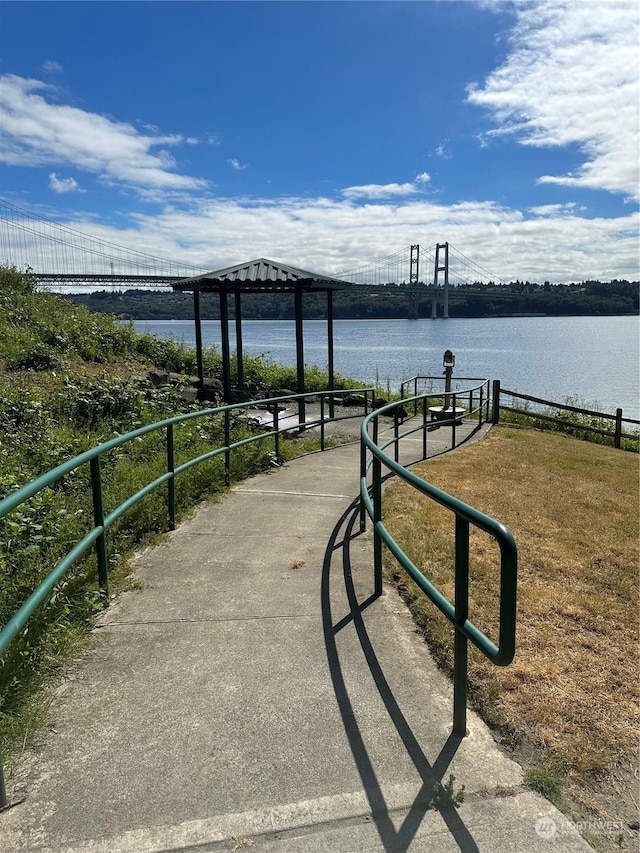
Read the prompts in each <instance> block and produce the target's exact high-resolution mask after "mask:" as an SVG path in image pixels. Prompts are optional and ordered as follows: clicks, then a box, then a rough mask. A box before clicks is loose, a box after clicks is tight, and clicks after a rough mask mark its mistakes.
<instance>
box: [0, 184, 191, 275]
mask: <svg viewBox="0 0 640 853" xmlns="http://www.w3.org/2000/svg"><path fill="white" fill-rule="evenodd" d="M0 260H2V261H6V262H8V263H10V264H12V265H14V266H16V267H18V268H21V269H24V268H27V267H29V268H30V269H31V270H32V271H33V272H34V273H35V274H37V275H44V274H47V275H52V276H56V275H60V276H64V275H75V276H82V275H113V276H114V278H115V277H116V276H117V275H124V276H131V275H147V276H167V277H175V278H184V277H187V276H192V275H197V274H198V273H202V272H206V270H205V269H204V268H202V267H194V266H192V265H190V264H184V263H179V262H176V261H171V260H168V259H167V258H160V257H156V256H154V255H151V254H147V253H145V252H139V251H137V250H135V249H129V248H127V247H126V246H119V245H117V244H115V243H110V242H109V241H107V240H102V239H100V238H97V237H91V236H89V235H88V234H85V233H83V232H81V231H77V230H75V229H73V228H69V226H67V225H63V224H61V223H59V222H53V221H51V220H49V219H45V218H43V217H41V216H37V215H36V214H34V213H32V212H31V211H28V210H25V209H24V208H21V207H19V206H18V205H16V204H12V203H11V202H8V201H6V200H5V199H0Z"/></svg>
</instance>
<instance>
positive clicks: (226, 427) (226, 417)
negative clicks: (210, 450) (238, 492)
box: [224, 409, 231, 486]
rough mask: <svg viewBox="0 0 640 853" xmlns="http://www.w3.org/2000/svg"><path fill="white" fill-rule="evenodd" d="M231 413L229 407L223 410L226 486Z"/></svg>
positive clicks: (229, 455) (229, 454)
mask: <svg viewBox="0 0 640 853" xmlns="http://www.w3.org/2000/svg"><path fill="white" fill-rule="evenodd" d="M230 444H231V413H230V411H229V409H225V410H224V446H225V448H226V449H225V451H224V484H225V486H228V485H229V483H230V482H231V451H230V450H229V445H230Z"/></svg>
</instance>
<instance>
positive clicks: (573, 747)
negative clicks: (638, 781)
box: [384, 427, 639, 808]
mask: <svg viewBox="0 0 640 853" xmlns="http://www.w3.org/2000/svg"><path fill="white" fill-rule="evenodd" d="M414 470H416V471H417V472H418V473H420V474H421V476H423V477H425V479H428V481H429V482H431V483H433V484H434V485H436V486H439V487H440V488H443V489H444V490H445V491H448V492H449V493H451V494H453V495H455V496H456V497H458V498H460V499H461V500H463V501H465V502H467V503H469V504H471V505H472V506H475V507H476V508H478V509H480V510H482V511H483V512H485V513H487V514H488V515H491V516H493V517H494V518H497V519H498V520H500V521H502V522H503V523H504V524H506V525H507V526H508V527H509V528H510V529H511V531H512V532H513V534H514V536H515V539H516V542H517V544H518V552H519V581H518V631H517V652H516V656H515V659H514V661H513V663H512V664H511V665H510V666H509V667H506V668H498V667H495V666H493V665H492V664H490V663H489V662H488V661H486V660H485V659H484V658H483V657H482V656H481V655H480V654H479V653H478V652H476V651H475V650H474V651H473V653H472V654H471V655H470V683H471V690H472V695H473V697H474V698H475V701H476V704H477V705H478V707H479V708H480V710H481V712H482V713H483V714H484V715H485V716H486V717H488V718H489V720H490V722H493V723H494V724H497V725H498V726H499V728H500V730H501V731H502V733H503V735H507V734H508V733H510V734H511V740H512V743H513V744H519V745H520V751H521V752H522V754H524V753H525V751H526V748H527V747H528V752H529V755H528V758H529V760H530V761H531V762H532V763H534V764H539V765H544V766H546V767H553V768H555V769H556V770H557V771H558V772H559V773H560V774H561V775H562V776H563V777H564V779H565V781H566V782H567V783H568V789H569V793H570V794H571V796H572V799H574V801H577V802H578V803H580V804H582V805H583V806H586V807H591V808H594V807H597V805H598V803H597V800H598V793H597V792H598V790H599V789H601V788H602V786H603V784H605V785H606V784H607V783H608V782H612V781H613V780H614V778H615V773H616V770H617V768H619V767H622V766H624V765H625V764H626V762H627V761H628V760H629V758H630V757H632V756H635V755H636V754H637V747H638V716H639V712H638V575H639V555H638V532H639V531H638V526H639V525H638V457H637V456H636V455H635V454H630V453H625V452H622V451H616V450H613V449H610V448H607V447H602V446H599V445H595V444H590V443H587V442H581V441H578V440H575V439H571V438H566V437H564V436H559V435H553V434H549V433H544V434H543V433H539V432H535V431H533V430H517V429H513V428H503V427H500V428H498V429H494V430H493V431H492V432H491V433H490V434H489V436H488V437H487V439H486V440H484V441H482V442H480V443H478V444H476V445H474V446H472V447H469V448H467V449H465V450H464V451H462V452H459V453H455V454H451V455H448V456H445V457H442V458H440V459H435V460H432V461H430V462H428V463H425V464H423V465H422V466H420V467H419V468H418V469H414ZM384 517H385V524H386V525H387V526H388V528H389V530H390V531H391V533H392V534H393V535H394V537H395V538H396V539H397V540H398V541H399V542H400V543H401V544H402V545H403V547H404V549H405V550H406V552H407V553H408V554H409V556H410V557H411V558H412V559H413V560H414V562H415V563H416V565H418V566H419V567H420V568H421V569H422V570H423V571H424V573H425V574H426V575H427V576H428V577H430V578H431V579H433V580H434V581H435V582H436V584H437V585H438V586H439V587H440V588H441V589H442V590H443V591H445V592H446V593H447V594H448V595H449V597H450V598H451V597H452V594H453V584H452V571H453V570H452V554H453V545H452V538H453V515H452V514H451V513H449V512H447V511H445V510H444V509H442V508H439V507H438V506H437V505H436V504H434V503H433V502H432V501H429V500H428V499H426V498H422V497H421V496H420V495H418V494H417V493H416V492H415V491H414V490H411V489H409V488H408V487H406V486H405V485H403V484H399V483H396V484H393V485H391V486H390V487H389V488H388V489H387V490H386V492H385V499H384ZM471 555H472V562H471V588H470V592H471V603H470V618H471V619H472V620H473V621H474V622H476V624H477V625H478V626H479V627H481V628H483V629H485V630H489V632H490V633H491V634H492V635H494V638H495V634H496V631H495V626H496V614H497V594H496V590H497V589H498V586H497V578H498V572H497V568H496V567H497V562H498V552H497V548H496V547H495V545H494V543H493V541H492V540H491V539H489V538H488V537H487V536H486V535H485V534H475V533H474V534H473V535H472V540H471ZM392 563H393V567H392V572H393V577H394V579H395V580H396V582H397V583H398V585H399V586H400V589H401V592H402V593H403V594H404V596H405V598H406V599H407V601H408V602H409V604H410V606H411V608H412V611H413V612H414V616H415V618H416V619H417V621H418V622H419V624H420V625H421V627H422V628H423V629H424V631H425V635H426V636H427V637H428V639H429V641H430V643H431V644H432V647H433V648H434V651H435V653H436V655H437V656H438V658H439V659H440V660H441V662H443V664H444V665H445V666H450V665H451V646H452V643H451V628H450V626H449V624H448V623H447V622H446V621H445V620H444V618H443V617H441V616H440V614H439V613H438V611H437V610H436V608H435V607H434V606H433V605H431V604H430V602H428V601H427V600H426V599H425V597H424V596H422V595H421V594H420V593H419V592H418V591H417V588H416V587H414V586H413V584H411V583H410V582H409V581H407V580H405V579H404V576H403V577H402V578H401V577H400V576H399V574H398V572H397V564H395V562H394V561H393V560H392V558H389V563H388V565H389V566H390V567H391V565H392Z"/></svg>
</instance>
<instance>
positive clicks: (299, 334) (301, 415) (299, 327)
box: [294, 287, 306, 431]
mask: <svg viewBox="0 0 640 853" xmlns="http://www.w3.org/2000/svg"><path fill="white" fill-rule="evenodd" d="M294 301H295V311H296V364H297V366H298V388H297V391H298V394H304V390H305V388H304V327H303V322H302V319H303V314H302V290H301V289H300V288H299V287H297V288H296V292H295V296H294ZM305 422H306V411H305V405H304V398H302V399H301V400H300V401H299V402H298V426H299V430H300V431H302V428H303V426H304V424H305Z"/></svg>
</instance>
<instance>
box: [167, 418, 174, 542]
mask: <svg viewBox="0 0 640 853" xmlns="http://www.w3.org/2000/svg"><path fill="white" fill-rule="evenodd" d="M174 471H175V459H174V453H173V424H168V425H167V472H168V473H169V474H171V475H173V474H174ZM167 509H168V514H169V530H175V529H176V481H175V476H171V478H170V479H169V480H167Z"/></svg>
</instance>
